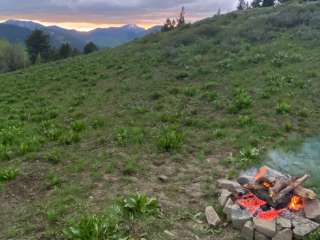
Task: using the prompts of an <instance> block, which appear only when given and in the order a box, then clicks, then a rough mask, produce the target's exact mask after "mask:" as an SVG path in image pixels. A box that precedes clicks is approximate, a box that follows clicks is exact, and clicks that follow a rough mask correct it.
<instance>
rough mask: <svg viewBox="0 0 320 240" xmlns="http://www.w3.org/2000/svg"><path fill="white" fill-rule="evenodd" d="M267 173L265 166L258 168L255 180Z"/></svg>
mask: <svg viewBox="0 0 320 240" xmlns="http://www.w3.org/2000/svg"><path fill="white" fill-rule="evenodd" d="M267 173H268V168H267V167H262V168H260V169H259V171H258V172H257V174H256V180H259V179H260V178H261V177H263V176H264V175H266V174H267Z"/></svg>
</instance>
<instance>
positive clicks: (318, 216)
mask: <svg viewBox="0 0 320 240" xmlns="http://www.w3.org/2000/svg"><path fill="white" fill-rule="evenodd" d="M304 213H305V215H306V217H307V218H309V219H313V220H320V202H319V200H318V199H315V200H305V201H304Z"/></svg>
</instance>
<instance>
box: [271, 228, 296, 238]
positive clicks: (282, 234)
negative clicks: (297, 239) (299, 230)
mask: <svg viewBox="0 0 320 240" xmlns="http://www.w3.org/2000/svg"><path fill="white" fill-rule="evenodd" d="M292 237H293V234H292V231H291V229H288V228H287V229H284V230H281V231H280V232H278V233H277V234H276V235H275V236H274V237H273V238H272V240H292Z"/></svg>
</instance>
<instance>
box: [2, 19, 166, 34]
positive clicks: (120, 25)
mask: <svg viewBox="0 0 320 240" xmlns="http://www.w3.org/2000/svg"><path fill="white" fill-rule="evenodd" d="M7 21H21V22H33V23H38V24H41V25H43V26H45V27H54V26H56V27H61V28H64V29H67V30H75V31H79V32H89V31H92V30H95V29H98V28H113V27H125V26H128V25H135V26H137V27H140V28H144V29H145V30H148V29H150V28H152V27H156V26H160V25H161V24H156V25H150V26H141V25H139V24H135V23H125V24H99V25H96V24H90V23H84V24H87V25H91V26H92V27H84V28H82V29H81V28H80V29H77V28H75V27H72V26H73V24H74V23H62V24H61V23H60V24H59V23H58V24H57V23H50V22H41V21H37V20H30V19H17V18H8V19H4V20H0V23H5V22H7ZM75 24H77V23H75Z"/></svg>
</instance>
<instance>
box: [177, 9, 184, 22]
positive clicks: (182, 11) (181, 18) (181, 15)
mask: <svg viewBox="0 0 320 240" xmlns="http://www.w3.org/2000/svg"><path fill="white" fill-rule="evenodd" d="M185 14H186V11H185V8H184V7H182V9H181V12H180V14H179V17H178V19H177V27H181V26H183V25H185V24H186V20H185Z"/></svg>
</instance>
